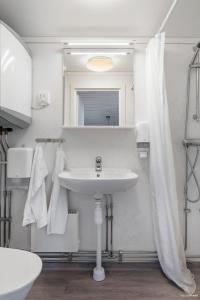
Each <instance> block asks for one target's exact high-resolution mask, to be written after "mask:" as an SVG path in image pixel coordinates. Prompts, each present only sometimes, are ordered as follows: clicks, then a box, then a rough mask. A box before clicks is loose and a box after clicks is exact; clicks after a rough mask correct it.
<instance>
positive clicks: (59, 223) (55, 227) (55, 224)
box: [47, 145, 68, 234]
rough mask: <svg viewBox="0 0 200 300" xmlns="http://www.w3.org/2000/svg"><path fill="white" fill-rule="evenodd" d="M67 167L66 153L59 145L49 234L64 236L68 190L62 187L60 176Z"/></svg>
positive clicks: (48, 228) (51, 201)
mask: <svg viewBox="0 0 200 300" xmlns="http://www.w3.org/2000/svg"><path fill="white" fill-rule="evenodd" d="M65 165H66V157H65V153H64V151H63V149H62V146H61V145H59V146H58V148H57V150H56V158H55V165H54V171H53V175H52V181H53V188H52V193H51V198H50V205H49V210H48V221H47V222H48V225H47V234H64V233H65V229H66V224H67V216H68V199H67V190H66V189H65V188H63V187H61V186H60V184H59V178H58V175H59V173H61V172H62V171H63V170H64V168H65Z"/></svg>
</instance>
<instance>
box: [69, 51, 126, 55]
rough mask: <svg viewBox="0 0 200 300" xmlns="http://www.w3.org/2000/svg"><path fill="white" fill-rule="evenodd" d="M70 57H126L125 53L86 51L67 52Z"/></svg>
mask: <svg viewBox="0 0 200 300" xmlns="http://www.w3.org/2000/svg"><path fill="white" fill-rule="evenodd" d="M68 54H70V55H97V56H106V55H128V54H129V53H128V52H127V51H117V52H87V51H71V52H68Z"/></svg>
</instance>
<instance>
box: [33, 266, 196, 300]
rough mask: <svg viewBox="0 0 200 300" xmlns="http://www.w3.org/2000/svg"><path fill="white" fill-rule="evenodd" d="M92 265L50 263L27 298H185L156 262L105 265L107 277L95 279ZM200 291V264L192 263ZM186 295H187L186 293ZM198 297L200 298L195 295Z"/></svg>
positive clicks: (96, 299) (124, 299) (127, 299)
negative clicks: (98, 280)
mask: <svg viewBox="0 0 200 300" xmlns="http://www.w3.org/2000/svg"><path fill="white" fill-rule="evenodd" d="M92 267H93V266H92V265H89V264H85V265H84V264H82V265H81V266H80V265H78V264H74V263H73V264H61V265H60V266H59V270H58V265H57V264H56V265H53V264H51V265H48V266H46V268H45V270H44V271H43V272H42V274H41V275H40V277H39V278H38V279H37V281H36V282H35V284H34V286H33V288H32V290H31V292H30V294H29V296H28V298H27V300H36V299H37V300H38V299H41V300H64V299H66V300H108V299H109V300H112V299H113V300H130V299H134V300H137V299H141V300H147V299H150V300H153V299H156V300H157V299H163V300H165V299H171V300H178V299H183V296H185V295H184V293H183V292H182V291H181V290H180V289H178V288H177V287H176V286H175V285H174V284H173V283H172V282H170V281H169V280H167V279H166V277H165V276H164V275H163V274H162V272H161V270H160V268H159V265H158V264H157V263H155V264H154V263H145V264H144V263H134V264H133V263H131V264H130V263H126V264H108V265H106V279H105V280H104V281H102V282H95V281H94V280H93V279H92ZM189 267H190V269H191V270H192V272H193V273H194V274H195V276H196V282H197V286H198V288H197V294H198V293H199V295H200V264H197V263H195V264H191V265H190V266H189ZM184 298H185V297H184ZM195 299H200V297H198V296H197V297H196V298H195Z"/></svg>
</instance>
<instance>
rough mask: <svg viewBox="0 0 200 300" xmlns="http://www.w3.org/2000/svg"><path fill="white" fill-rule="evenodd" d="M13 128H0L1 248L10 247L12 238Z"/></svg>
mask: <svg viewBox="0 0 200 300" xmlns="http://www.w3.org/2000/svg"><path fill="white" fill-rule="evenodd" d="M10 131H12V129H11V128H2V127H0V175H1V177H0V187H1V191H0V233H1V234H0V246H3V247H9V245H10V238H11V192H10V191H8V190H7V151H8V148H9V146H8V141H7V137H8V133H9V132H10Z"/></svg>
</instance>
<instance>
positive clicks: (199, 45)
mask: <svg viewBox="0 0 200 300" xmlns="http://www.w3.org/2000/svg"><path fill="white" fill-rule="evenodd" d="M193 50H194V56H193V58H192V61H191V63H190V66H192V65H193V64H194V63H195V61H196V58H198V55H199V51H200V42H198V43H197V44H196V46H194V47H193Z"/></svg>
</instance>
